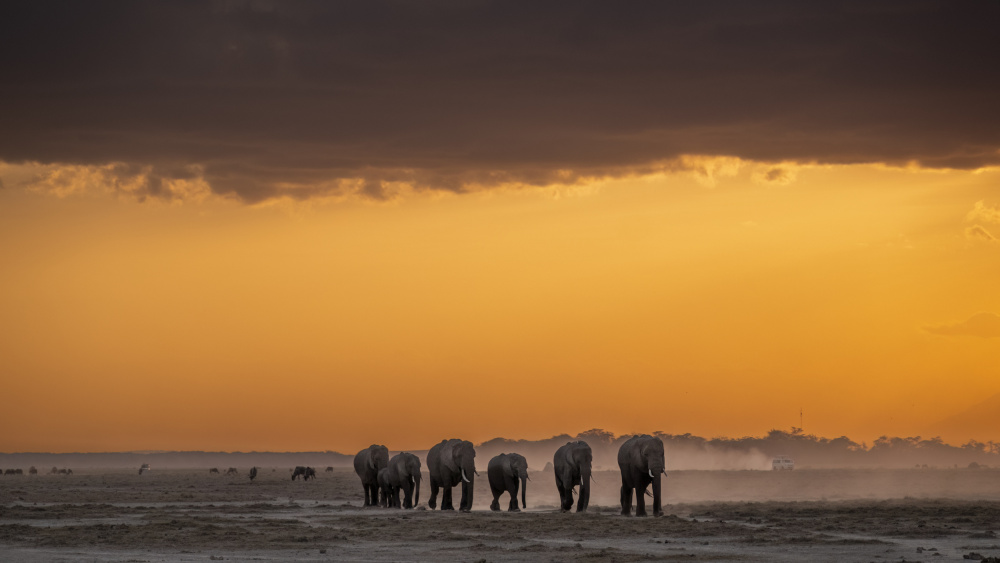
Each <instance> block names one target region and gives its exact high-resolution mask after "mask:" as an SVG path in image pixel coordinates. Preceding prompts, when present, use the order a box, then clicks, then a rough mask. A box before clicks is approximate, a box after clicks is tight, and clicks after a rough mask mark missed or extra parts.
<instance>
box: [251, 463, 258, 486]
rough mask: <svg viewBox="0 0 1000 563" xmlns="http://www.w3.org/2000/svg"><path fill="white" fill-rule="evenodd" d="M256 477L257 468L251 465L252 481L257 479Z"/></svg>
mask: <svg viewBox="0 0 1000 563" xmlns="http://www.w3.org/2000/svg"><path fill="white" fill-rule="evenodd" d="M256 478H257V468H256V467H251V468H250V482H251V483H252V482H253V480H254V479H256Z"/></svg>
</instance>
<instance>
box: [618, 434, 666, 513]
mask: <svg viewBox="0 0 1000 563" xmlns="http://www.w3.org/2000/svg"><path fill="white" fill-rule="evenodd" d="M618 467H619V468H621V471H622V515H624V516H629V515H630V514H631V513H632V492H633V491H634V492H635V515H636V516H645V515H646V499H644V498H643V495H644V494H646V487H648V486H649V484H650V483H652V484H653V516H663V508H662V507H661V499H662V496H661V492H662V488H661V486H660V475H661V474H662V475H666V474H667V472H666V469H665V468H666V463H665V462H664V460H663V441H662V440H660V439H659V438H654V437H652V436H650V435H648V434H642V435H640V436H632V437H631V438H629V439H628V440H625V443H624V444H622V446H621V448H619V449H618Z"/></svg>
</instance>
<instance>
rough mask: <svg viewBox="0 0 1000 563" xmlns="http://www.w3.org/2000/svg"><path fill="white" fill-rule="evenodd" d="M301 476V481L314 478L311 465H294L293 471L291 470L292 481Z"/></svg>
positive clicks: (314, 474) (314, 471)
mask: <svg viewBox="0 0 1000 563" xmlns="http://www.w3.org/2000/svg"><path fill="white" fill-rule="evenodd" d="M300 476H301V477H302V480H303V481H308V480H309V479H315V478H316V470H315V469H313V468H312V467H304V466H302V465H299V466H296V467H295V471H292V481H294V480H296V479H298V478H299V477H300Z"/></svg>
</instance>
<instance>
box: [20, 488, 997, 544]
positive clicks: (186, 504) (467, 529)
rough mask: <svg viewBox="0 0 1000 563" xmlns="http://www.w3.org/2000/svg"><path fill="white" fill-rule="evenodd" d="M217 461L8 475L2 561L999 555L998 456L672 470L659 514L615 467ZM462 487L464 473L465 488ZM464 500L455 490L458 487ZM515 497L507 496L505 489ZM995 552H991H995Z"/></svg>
mask: <svg viewBox="0 0 1000 563" xmlns="http://www.w3.org/2000/svg"><path fill="white" fill-rule="evenodd" d="M247 469H248V468H241V473H240V475H238V476H223V475H217V474H209V472H208V470H207V469H191V470H167V471H157V470H156V469H155V468H154V469H153V470H152V471H150V472H148V473H147V474H145V475H142V476H140V475H138V474H137V471H133V470H128V471H126V470H103V471H102V470H90V471H82V470H78V471H76V472H75V473H74V474H73V475H47V474H46V475H23V476H3V477H0V560H5V561H27V562H33V561H95V560H97V561H122V562H125V561H130V562H140V561H149V562H152V561H219V560H226V561H288V560H294V561H378V562H382V561H473V562H478V561H498V562H501V561H538V562H553V561H585V562H603V561H622V562H627V561H859V562H868V561H874V562H889V561H892V562H899V561H910V562H912V561H924V562H945V561H968V560H970V559H969V558H970V557H983V558H990V557H997V556H1000V539H998V538H997V537H996V533H997V531H998V530H1000V471H995V470H968V469H930V470H917V469H913V470H796V471H791V472H770V471H731V472H727V471H677V472H673V473H672V474H671V475H670V477H669V478H668V479H667V480H666V498H665V502H666V504H665V507H664V509H665V512H666V514H667V515H666V516H664V517H662V518H634V517H623V516H621V515H620V514H619V508H618V484H619V483H620V481H618V479H619V478H618V476H617V474H616V473H615V472H597V473H595V479H596V483H595V484H594V489H593V492H592V498H591V510H590V511H589V512H588V513H586V514H575V513H569V514H562V513H560V512H559V511H558V510H557V509H556V494H555V486H554V484H553V477H552V474H551V473H545V472H533V473H532V481H530V482H529V488H528V510H526V511H524V512H521V513H518V514H508V513H503V512H501V513H493V512H490V511H489V510H488V504H489V502H490V500H492V498H491V496H490V494H489V492H488V491H489V489H488V486H487V484H486V479H485V472H481V477H480V478H479V479H477V481H476V498H475V501H476V502H475V508H476V510H474V511H473V513H471V514H460V513H455V512H448V513H442V512H440V511H430V510H426V504H427V497H428V494H429V491H428V488H427V486H426V476H425V480H424V481H425V482H424V489H423V490H422V491H421V498H420V504H421V507H420V508H418V509H417V510H408V511H402V510H388V509H378V508H374V509H373V508H368V509H365V508H361V506H360V505H361V500H362V495H361V487H360V485H359V482H358V479H357V477H356V476H355V475H354V474H353V472H351V471H350V470H348V469H335V470H334V471H332V472H323V471H321V472H320V473H319V478H318V479H316V480H314V481H309V482H302V481H291V479H290V472H289V470H288V468H274V469H272V468H264V469H262V470H261V471H260V474H259V476H258V478H257V479H256V481H254V482H253V483H251V482H250V480H249V479H248V478H247V475H246V474H247ZM457 493H458V489H456V494H457ZM456 504H457V500H456ZM501 505H502V506H506V497H504V498H503V499H502V500H501ZM987 560H988V559H987Z"/></svg>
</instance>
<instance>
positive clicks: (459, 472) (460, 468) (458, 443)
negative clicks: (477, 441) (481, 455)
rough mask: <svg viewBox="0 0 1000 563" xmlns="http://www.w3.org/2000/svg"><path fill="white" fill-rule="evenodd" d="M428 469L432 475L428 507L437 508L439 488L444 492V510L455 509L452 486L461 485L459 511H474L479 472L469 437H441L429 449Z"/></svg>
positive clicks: (442, 497)
mask: <svg viewBox="0 0 1000 563" xmlns="http://www.w3.org/2000/svg"><path fill="white" fill-rule="evenodd" d="M427 470H428V472H430V475H431V498H430V500H428V501H427V506H429V507H431V509H432V510H433V509H434V508H437V494H438V488H444V492H443V493H442V494H441V510H455V507H454V505H452V503H451V488H452V487H454V486H455V485H457V484H459V483H461V484H462V501H461V502H460V503H459V508H458V509H459V510H461V511H462V512H469V511H470V510H472V487H473V485H474V484H475V479H476V475H478V473H476V450H475V448H473V447H472V442H468V441H466V440H458V439H454V438H453V439H451V440H442V441H441V443H440V444H437V445H435V446H433V447H432V448H431V449H430V451H429V452H427Z"/></svg>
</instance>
